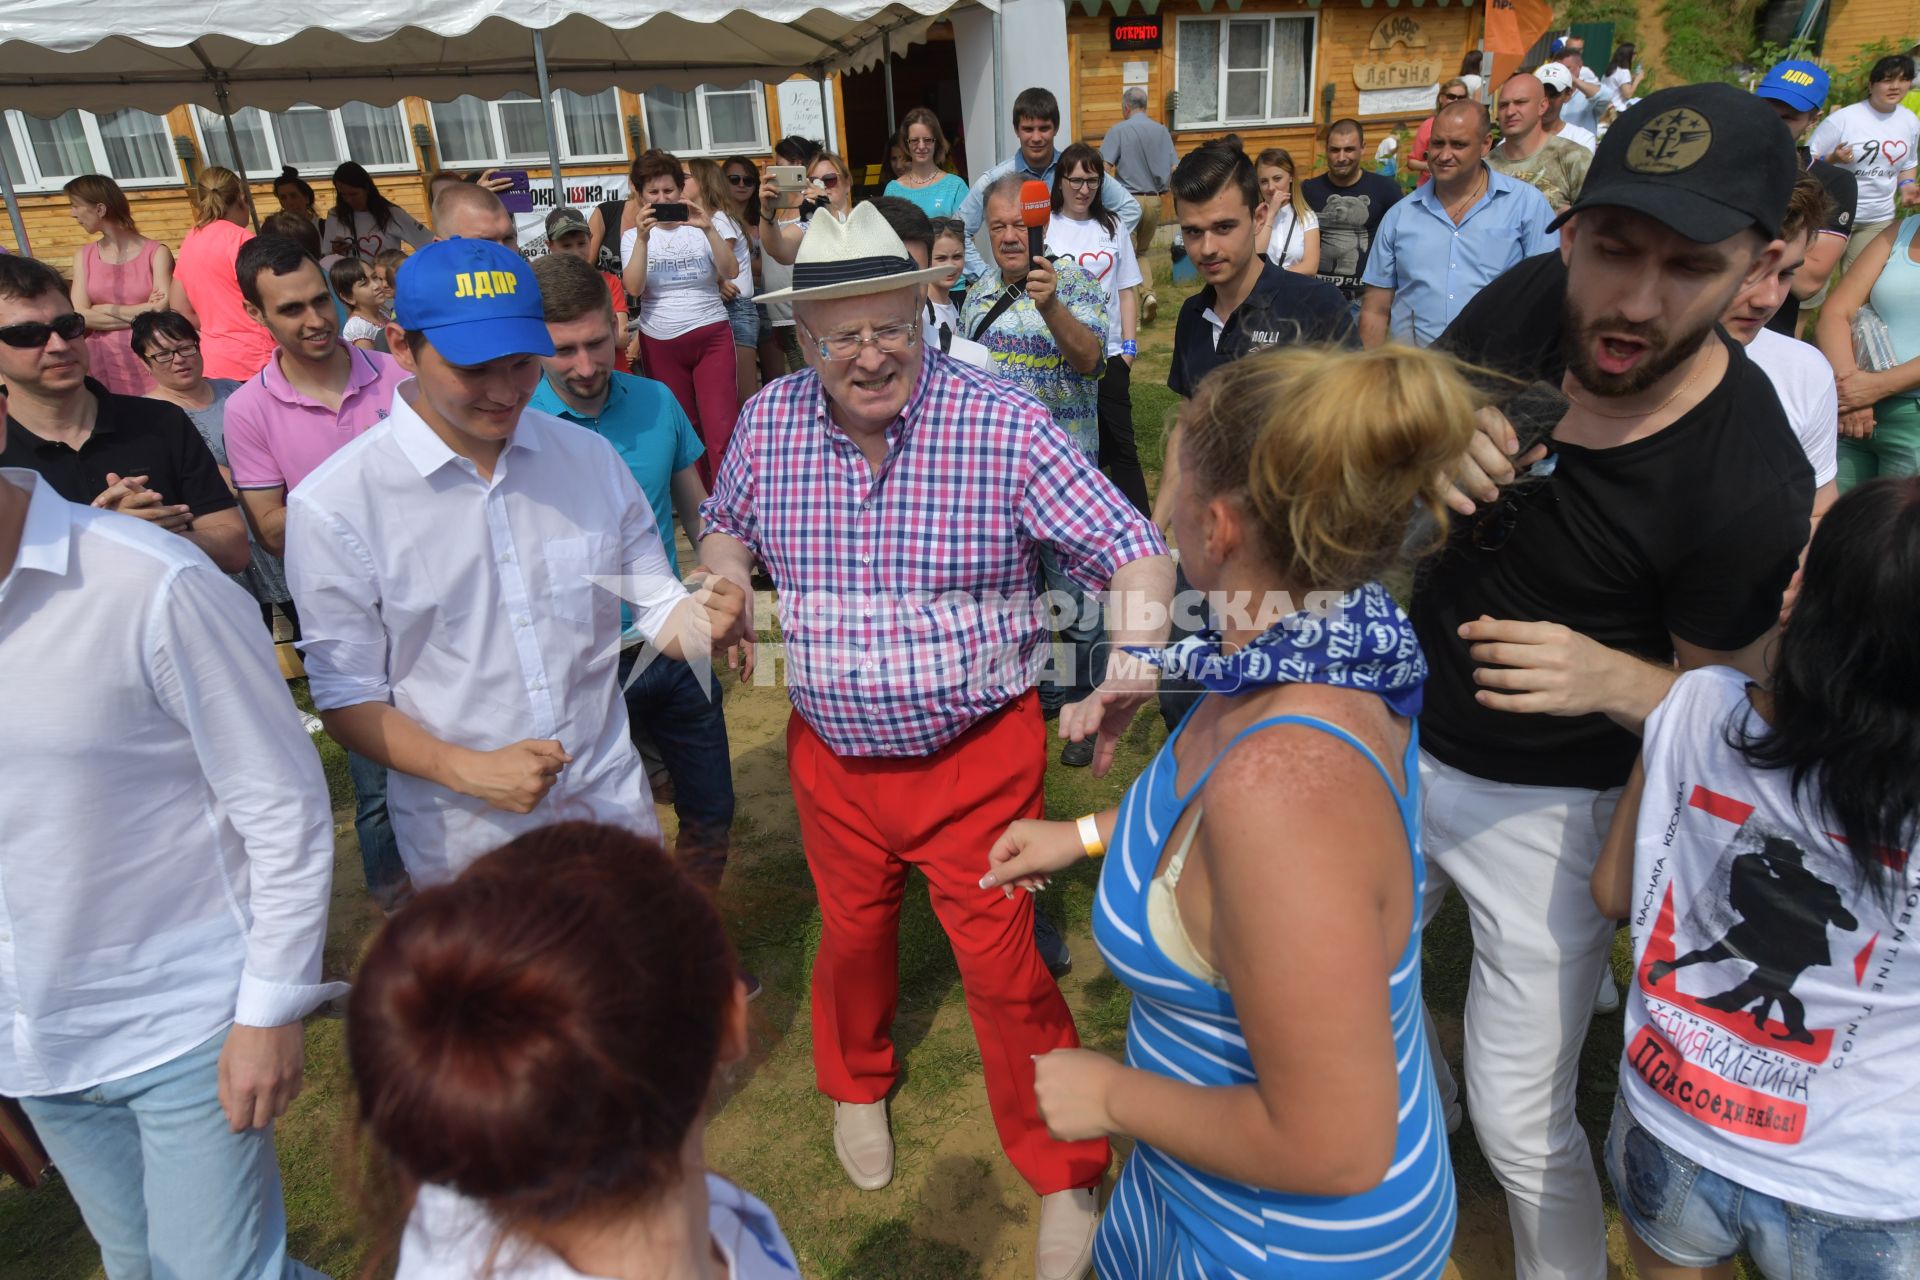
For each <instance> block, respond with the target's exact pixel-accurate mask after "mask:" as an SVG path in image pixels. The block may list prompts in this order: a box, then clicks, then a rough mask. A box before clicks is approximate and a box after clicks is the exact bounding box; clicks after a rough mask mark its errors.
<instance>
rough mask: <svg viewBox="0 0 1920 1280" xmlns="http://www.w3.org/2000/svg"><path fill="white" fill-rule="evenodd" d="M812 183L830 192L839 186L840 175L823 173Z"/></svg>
mask: <svg viewBox="0 0 1920 1280" xmlns="http://www.w3.org/2000/svg"><path fill="white" fill-rule="evenodd" d="M814 181H815V182H817V183H819V184H820V185H821V186H823V187H826V188H827V189H828V190H832V189H833V188H834V187H837V186H839V185H840V175H839V174H837V173H823V174H821V175H820V176H819V177H817V178H815V179H814Z"/></svg>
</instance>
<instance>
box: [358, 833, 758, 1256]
mask: <svg viewBox="0 0 1920 1280" xmlns="http://www.w3.org/2000/svg"><path fill="white" fill-rule="evenodd" d="M735 973H736V970H735V967H734V959H733V953H732V950H731V948H730V947H729V946H728V943H727V937H726V933H725V931H724V930H723V929H722V927H721V924H720V916H719V913H718V912H717V911H716V910H715V908H714V905H713V902H712V901H711V899H710V898H709V897H708V896H707V894H706V893H705V892H703V891H702V890H701V889H700V887H699V886H698V885H697V884H695V882H694V881H693V880H692V879H691V878H690V877H689V876H688V875H687V874H686V872H685V871H683V870H682V869H681V868H680V866H679V865H678V864H677V863H676V862H675V861H674V860H673V858H672V857H670V856H669V855H668V854H667V852H666V851H665V850H664V849H662V848H661V847H660V844H659V842H658V841H655V840H650V839H645V838H642V837H640V836H637V835H635V834H633V833H632V832H630V831H627V830H625V829H623V828H619V827H612V826H603V825H599V824H595V823H587V822H563V823H557V824H555V825H552V826H548V827H542V828H540V829H538V830H535V831H530V832H527V833H526V834H525V835H522V836H520V837H518V838H517V839H515V840H512V841H510V842H508V843H507V844H505V845H503V846H501V847H500V848H498V849H495V850H494V851H493V852H492V853H489V854H487V855H486V856H485V857H482V858H481V859H479V860H478V861H477V862H475V863H473V864H472V865H471V866H469V867H468V868H467V869H466V870H465V871H464V872H462V873H461V875H460V876H459V878H458V879H456V880H454V881H453V882H452V883H450V884H444V885H440V886H438V887H435V888H432V889H428V890H425V891H424V892H422V893H420V894H419V895H417V896H416V897H415V898H414V899H413V900H412V901H411V902H410V903H408V905H407V906H406V908H405V909H404V910H402V911H401V912H399V913H398V914H397V915H395V916H394V918H393V919H392V920H391V921H390V922H389V923H388V924H387V925H386V927H385V928H384V929H383V930H382V931H381V933H380V934H379V936H378V937H377V938H376V939H375V940H374V943H373V946H372V947H371V948H370V949H369V951H368V952H367V957H366V959H365V960H364V961H363V962H362V963H361V966H360V972H359V975H358V977H357V978H356V979H355V981H354V993H353V1002H352V1004H351V1006H350V1007H349V1010H348V1014H347V1060H348V1065H349V1067H350V1069H351V1070H352V1073H353V1081H354V1087H355V1090H356V1092H357V1095H358V1122H359V1126H360V1131H361V1133H362V1135H363V1136H364V1137H366V1138H370V1139H371V1142H372V1145H373V1146H374V1147H375V1148H376V1150H375V1151H374V1152H373V1153H372V1154H374V1155H375V1156H376V1159H375V1160H374V1162H373V1171H374V1173H375V1175H376V1176H378V1174H380V1173H381V1172H383V1171H384V1172H385V1173H386V1174H388V1175H389V1176H390V1177H391V1180H392V1182H393V1183H394V1184H395V1187H394V1190H395V1191H396V1192H397V1193H398V1194H396V1195H393V1196H391V1197H389V1198H388V1199H387V1200H386V1203H387V1204H388V1205H390V1206H397V1212H398V1214H399V1215H401V1216H404V1213H405V1212H406V1209H405V1206H406V1205H407V1204H408V1203H410V1202H411V1198H412V1197H411V1189H416V1188H417V1187H418V1185H419V1184H421V1183H429V1182H430V1183H435V1184H438V1185H441V1186H446V1187H451V1188H452V1189H453V1190H455V1191H457V1192H459V1193H460V1194H461V1195H463V1196H467V1197H470V1198H472V1199H474V1200H477V1201H479V1202H480V1203H481V1204H482V1205H484V1206H485V1207H486V1209H487V1211H488V1213H489V1214H490V1215H491V1217H492V1218H493V1220H494V1221H495V1222H496V1223H498V1224H499V1226H500V1228H501V1230H502V1233H503V1242H504V1239H505V1238H510V1237H514V1236H515V1235H517V1234H518V1235H524V1234H527V1233H529V1232H531V1231H536V1230H537V1229H539V1228H541V1227H544V1226H547V1225H551V1224H554V1223H561V1222H566V1221H569V1220H572V1219H575V1218H576V1217H578V1216H580V1215H583V1214H594V1215H604V1214H607V1213H610V1212H619V1211H623V1210H627V1209H631V1208H633V1207H635V1206H639V1205H643V1204H645V1203H646V1202H648V1201H649V1200H652V1199H654V1198H655V1197H657V1196H659V1195H661V1194H664V1193H666V1192H668V1191H669V1190H671V1189H672V1188H674V1187H675V1186H677V1185H678V1184H679V1182H680V1180H681V1178H682V1177H683V1176H684V1174H683V1170H682V1166H681V1148H682V1145H683V1144H684V1142H685V1140H686V1138H687V1134H688V1132H689V1131H690V1130H691V1129H692V1128H693V1126H695V1125H697V1124H700V1123H702V1122H703V1112H704V1110H705V1103H706V1099H707V1095H708V1090H709V1087H710V1086H711V1085H712V1083H713V1081H714V1077H715V1073H716V1070H717V1068H718V1066H719V1064H720V1060H721V1057H722V1054H723V1052H724V1051H725V1050H726V1049H727V1047H728V1045H729V1043H730V1039H731V1034H732V1033H731V1031H730V1027H729V1020H730V1018H731V1017H732V1016H734V1015H733V1010H734V1008H735V1007H736V1006H735V1001H736V1000H737V999H738V996H737V993H736V987H735ZM382 1158H383V1159H382ZM383 1164H384V1170H383V1168H382V1166H383ZM393 1225H394V1226H397V1225H398V1223H397V1222H396V1223H395V1224H393ZM496 1247H497V1246H496Z"/></svg>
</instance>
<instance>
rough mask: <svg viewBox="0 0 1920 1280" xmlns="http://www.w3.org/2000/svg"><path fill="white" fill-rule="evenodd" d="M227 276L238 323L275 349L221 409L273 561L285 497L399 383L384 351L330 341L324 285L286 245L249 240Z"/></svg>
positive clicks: (236, 479)
mask: <svg viewBox="0 0 1920 1280" xmlns="http://www.w3.org/2000/svg"><path fill="white" fill-rule="evenodd" d="M256 242H257V243H256ZM234 269H235V271H236V272H237V273H238V275H239V277H240V292H241V294H242V296H244V297H245V299H246V304H247V314H249V315H251V316H252V317H253V318H254V320H256V321H257V322H259V323H260V324H261V325H263V326H264V327H265V328H266V330H267V332H269V333H271V334H272V335H273V341H274V344H275V348H276V349H275V351H274V353H273V358H272V359H270V360H268V361H267V363H266V367H265V368H263V369H261V370H260V372H259V373H257V374H255V375H254V376H253V377H251V378H249V379H247V381H246V383H245V384H244V385H242V386H241V387H240V389H239V390H237V391H235V392H234V393H233V396H232V398H231V399H229V400H228V401H227V420H226V426H227V458H228V461H229V462H230V463H231V465H232V468H233V483H234V487H235V488H237V489H239V490H240V500H241V502H242V503H243V504H244V505H245V506H246V509H247V517H248V518H249V519H250V520H252V521H253V527H254V530H255V532H256V533H257V534H258V536H259V540H260V545H262V546H263V547H265V548H266V549H267V550H269V551H271V552H272V553H273V554H275V555H283V554H285V551H286V527H287V490H289V489H291V488H293V486H295V485H297V484H299V483H300V482H301V481H302V480H304V479H306V477H307V474H308V473H309V472H311V471H312V470H313V469H314V468H315V467H317V466H319V465H320V464H321V463H323V462H325V461H326V460H327V459H328V458H329V457H331V456H332V455H333V452H334V450H336V449H338V448H339V447H340V446H341V445H343V444H345V443H347V441H349V440H351V439H353V438H354V437H355V436H357V435H359V434H360V433H361V432H362V431H365V430H366V429H367V428H368V427H370V426H372V425H373V424H374V423H376V422H378V421H380V419H382V418H384V417H386V416H387V410H388V408H389V407H390V406H391V405H392V404H393V389H394V388H395V387H396V386H398V385H400V383H402V382H404V381H405V380H406V377H407V374H406V371H405V370H403V369H402V368H401V367H400V366H399V364H397V363H396V362H395V361H394V359H393V357H392V356H389V355H387V354H385V353H384V352H379V351H366V350H362V349H361V348H359V347H355V346H353V345H351V344H350V343H345V342H342V341H340V326H339V322H338V321H337V320H336V319H335V316H334V309H333V294H332V293H331V292H329V291H328V289H327V278H326V276H325V275H324V274H323V273H322V272H321V270H320V265H319V264H318V263H316V262H315V261H314V260H313V259H312V258H309V257H308V256H307V254H306V251H305V250H303V249H301V248H300V246H299V245H297V244H295V243H294V242H293V241H291V240H288V239H285V238H283V237H280V236H256V237H254V239H253V240H249V241H248V242H247V243H246V245H245V246H244V247H242V249H241V250H240V257H239V260H238V261H237V262H236V263H235V264H234Z"/></svg>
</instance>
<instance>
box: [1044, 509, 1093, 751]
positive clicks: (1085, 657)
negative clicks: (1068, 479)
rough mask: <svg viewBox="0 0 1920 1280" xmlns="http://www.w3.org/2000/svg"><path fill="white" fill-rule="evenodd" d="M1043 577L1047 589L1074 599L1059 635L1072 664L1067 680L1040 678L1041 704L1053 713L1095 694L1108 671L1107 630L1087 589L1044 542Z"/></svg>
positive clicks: (1049, 677)
mask: <svg viewBox="0 0 1920 1280" xmlns="http://www.w3.org/2000/svg"><path fill="white" fill-rule="evenodd" d="M1040 577H1041V584H1042V587H1043V588H1044V589H1045V590H1047V591H1050V592H1052V591H1062V592H1065V593H1066V594H1067V595H1068V596H1069V597H1071V598H1072V600H1073V605H1072V608H1073V617H1072V618H1070V619H1068V621H1067V624H1066V626H1064V627H1062V628H1061V629H1060V638H1061V639H1063V640H1065V641H1066V644H1067V660H1068V661H1069V662H1071V663H1072V664H1073V665H1072V667H1071V668H1069V669H1068V671H1067V673H1066V675H1067V679H1066V680H1065V681H1059V680H1055V679H1054V678H1053V677H1052V676H1048V675H1043V676H1042V677H1041V679H1040V706H1041V707H1042V708H1043V709H1044V710H1046V711H1047V712H1049V713H1052V712H1056V711H1058V710H1060V708H1062V707H1064V706H1066V705H1067V704H1068V703H1069V702H1078V701H1080V700H1081V699H1082V698H1084V697H1086V696H1087V695H1088V694H1090V693H1092V692H1093V690H1094V687H1095V686H1096V685H1098V684H1099V683H1100V681H1101V679H1102V678H1103V677H1105V675H1106V674H1107V649H1106V645H1105V644H1104V643H1102V642H1103V641H1104V640H1105V639H1106V638H1107V629H1106V628H1105V627H1104V626H1102V625H1101V624H1100V615H1099V613H1098V612H1096V611H1095V609H1094V608H1093V607H1092V605H1091V604H1089V602H1088V600H1087V595H1086V592H1084V591H1082V590H1080V584H1079V583H1077V582H1075V581H1074V580H1073V579H1072V578H1069V577H1068V576H1067V575H1066V574H1065V573H1063V572H1062V571H1061V569H1060V560H1059V557H1057V556H1055V555H1054V553H1053V548H1052V547H1050V546H1047V545H1046V544H1045V543H1042V544H1041V546H1040Z"/></svg>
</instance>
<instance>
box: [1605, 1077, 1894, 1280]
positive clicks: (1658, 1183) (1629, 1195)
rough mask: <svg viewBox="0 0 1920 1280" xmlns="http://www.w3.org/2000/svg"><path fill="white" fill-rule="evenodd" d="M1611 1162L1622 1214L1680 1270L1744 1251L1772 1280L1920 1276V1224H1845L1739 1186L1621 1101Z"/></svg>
mask: <svg viewBox="0 0 1920 1280" xmlns="http://www.w3.org/2000/svg"><path fill="white" fill-rule="evenodd" d="M1606 1161H1607V1176H1608V1178H1610V1179H1611V1180H1612V1182H1613V1193H1614V1195H1615V1197H1616V1198H1618V1200H1619V1201H1620V1216H1621V1217H1623V1218H1625V1219H1626V1220H1627V1224H1628V1225H1629V1226H1631V1227H1632V1228H1633V1232H1634V1234H1635V1235H1637V1236H1639V1237H1640V1239H1641V1240H1642V1241H1643V1242H1644V1243H1645V1244H1646V1246H1647V1247H1648V1248H1649V1249H1651V1250H1653V1252H1655V1253H1657V1254H1659V1255H1660V1256H1661V1257H1663V1258H1665V1259H1666V1260H1667V1261H1669V1262H1671V1263H1673V1264H1674V1265H1676V1266H1681V1267H1711V1266H1714V1265H1716V1264H1718V1263H1722V1262H1725V1261H1727V1260H1728V1259H1730V1258H1732V1257H1733V1256H1734V1255H1735V1254H1737V1253H1739V1252H1741V1251H1742V1250H1745V1251H1746V1252H1747V1253H1749V1254H1751V1255H1752V1256H1753V1260H1754V1262H1755V1263H1757V1264H1758V1265H1759V1267H1760V1272H1761V1274H1762V1275H1765V1276H1767V1277H1768V1280H1910V1278H1911V1277H1913V1276H1916V1275H1920V1218H1909V1219H1907V1220H1905V1221H1892V1222H1882V1221H1879V1220H1876V1219H1869V1218H1843V1217H1841V1216H1839V1215H1837V1214H1831V1213H1823V1212H1821V1211H1820V1210H1818V1209H1809V1208H1807V1207H1806V1206H1804V1205H1797V1204H1792V1203H1790V1202H1788V1201H1785V1200H1778V1199H1775V1198H1774V1197H1773V1196H1770V1195H1766V1194H1764V1193H1762V1192H1759V1191H1754V1190H1752V1189H1751V1188H1748V1187H1743V1186H1741V1185H1740V1184H1739V1183H1737V1182H1734V1181H1733V1180H1732V1179H1729V1178H1723V1177H1721V1176H1720V1175H1719V1174H1717V1173H1715V1172H1713V1170H1711V1169H1708V1168H1706V1167H1705V1166H1703V1165H1700V1164H1696V1163H1695V1162H1694V1161H1692V1160H1689V1159H1688V1158H1687V1157H1685V1156H1683V1155H1681V1154H1680V1153H1679V1152H1678V1151H1675V1150H1674V1149H1673V1148H1672V1147H1669V1146H1667V1145H1666V1144H1665V1143H1664V1142H1661V1141H1660V1139H1658V1138H1656V1137H1654V1136H1653V1134H1652V1133H1650V1132H1648V1131H1647V1130H1646V1129H1643V1128H1641V1127H1640V1125H1639V1123H1638V1122H1637V1121H1635V1120H1634V1118H1633V1112H1632V1111H1631V1110H1629V1109H1628V1107H1627V1104H1626V1103H1625V1101H1617V1102H1615V1103H1614V1105H1613V1127H1612V1128H1611V1129H1609V1130H1608V1131H1607V1150H1606ZM1902 1190H1904V1188H1902Z"/></svg>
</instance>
